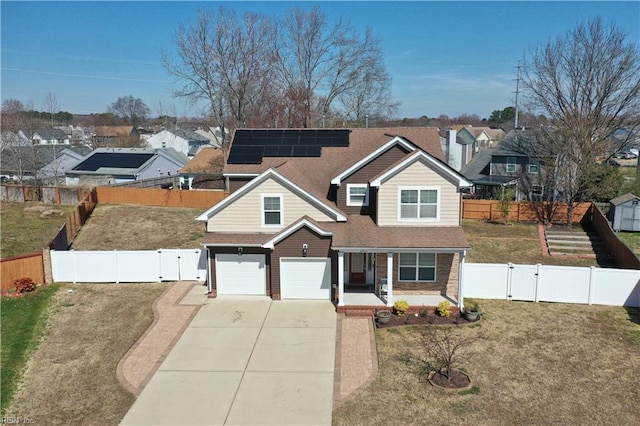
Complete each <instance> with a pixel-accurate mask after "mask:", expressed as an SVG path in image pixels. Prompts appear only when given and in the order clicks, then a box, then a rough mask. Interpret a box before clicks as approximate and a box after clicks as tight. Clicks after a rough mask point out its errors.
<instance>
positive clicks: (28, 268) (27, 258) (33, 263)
mask: <svg viewBox="0 0 640 426" xmlns="http://www.w3.org/2000/svg"><path fill="white" fill-rule="evenodd" d="M0 277H2V280H0V288H1V289H2V291H8V290H12V289H13V283H14V281H15V280H17V279H18V278H23V277H29V278H31V279H32V280H33V282H35V283H36V284H42V283H44V281H45V279H44V257H43V255H42V252H39V253H31V254H25V255H22V256H13V257H7V258H5V259H0Z"/></svg>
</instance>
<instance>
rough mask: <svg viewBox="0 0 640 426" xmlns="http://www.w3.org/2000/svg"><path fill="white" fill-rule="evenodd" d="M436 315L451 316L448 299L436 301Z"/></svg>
mask: <svg viewBox="0 0 640 426" xmlns="http://www.w3.org/2000/svg"><path fill="white" fill-rule="evenodd" d="M437 311H438V315H440V316H441V317H445V318H446V317H449V316H451V303H450V302H449V301H448V300H443V301H442V302H440V303H438V308H437Z"/></svg>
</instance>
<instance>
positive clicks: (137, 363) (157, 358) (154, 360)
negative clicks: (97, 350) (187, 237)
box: [117, 281, 205, 395]
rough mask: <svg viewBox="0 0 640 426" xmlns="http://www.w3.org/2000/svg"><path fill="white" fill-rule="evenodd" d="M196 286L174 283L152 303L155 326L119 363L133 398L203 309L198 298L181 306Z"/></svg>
mask: <svg viewBox="0 0 640 426" xmlns="http://www.w3.org/2000/svg"><path fill="white" fill-rule="evenodd" d="M194 285H196V283H195V282H193V281H190V282H189V281H184V282H178V283H175V284H171V286H170V287H169V288H168V289H167V291H165V292H164V293H163V294H162V295H161V296H160V297H159V298H158V299H156V300H155V301H154V302H153V314H154V320H153V323H152V324H151V326H150V327H149V328H148V329H147V331H145V333H144V334H143V335H142V336H141V337H140V339H138V341H137V342H136V343H135V344H134V345H133V346H132V347H131V349H129V351H128V352H127V353H126V355H125V356H124V357H123V358H122V359H121V360H120V363H118V368H117V374H118V380H120V383H122V385H123V386H124V387H125V388H126V389H128V390H129V391H130V392H131V393H133V394H134V395H139V394H140V392H141V391H142V388H144V386H145V385H146V384H147V382H148V381H149V379H151V376H153V373H155V371H156V370H157V369H158V367H159V366H160V364H161V363H162V361H163V360H164V358H165V357H166V356H167V355H168V354H169V351H170V350H171V348H173V346H174V345H175V343H176V342H177V341H178V339H179V338H180V336H181V335H182V333H183V331H184V330H185V328H186V327H187V325H189V323H190V322H191V319H193V316H194V315H195V314H196V312H198V309H199V308H200V306H202V303H203V302H200V303H198V302H196V299H190V300H189V301H187V300H185V302H183V303H182V304H180V301H181V300H182V299H183V297H185V295H187V293H188V292H189V290H191V289H192V288H193V286H194ZM204 300H205V298H203V299H202V301H204ZM185 303H193V304H185Z"/></svg>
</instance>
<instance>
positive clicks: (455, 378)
mask: <svg viewBox="0 0 640 426" xmlns="http://www.w3.org/2000/svg"><path fill="white" fill-rule="evenodd" d="M429 381H430V382H431V384H432V385H434V386H439V387H441V388H445V389H455V390H461V389H465V388H468V387H469V386H470V385H471V380H470V379H469V376H467V375H466V374H464V373H462V372H460V371H458V370H452V371H451V380H449V379H447V378H446V376H445V375H444V374H442V373H440V372H437V371H436V372H434V373H433V374H432V375H430V376H429Z"/></svg>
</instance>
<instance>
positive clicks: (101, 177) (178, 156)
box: [65, 148, 189, 185]
mask: <svg viewBox="0 0 640 426" xmlns="http://www.w3.org/2000/svg"><path fill="white" fill-rule="evenodd" d="M188 161H189V158H187V156H186V155H184V154H183V153H181V152H177V151H175V150H174V149H171V148H168V149H151V148H98V149H96V150H94V151H93V152H91V154H89V155H88V156H87V157H86V158H84V159H83V160H82V161H80V162H79V163H78V164H76V165H75V166H74V167H73V168H72V169H70V170H67V171H65V181H66V184H67V185H114V184H118V183H125V182H132V181H137V180H143V179H151V178H158V177H166V176H177V175H179V174H180V169H181V168H182V167H183V166H184V165H185V164H186V163H187V162H188Z"/></svg>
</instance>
